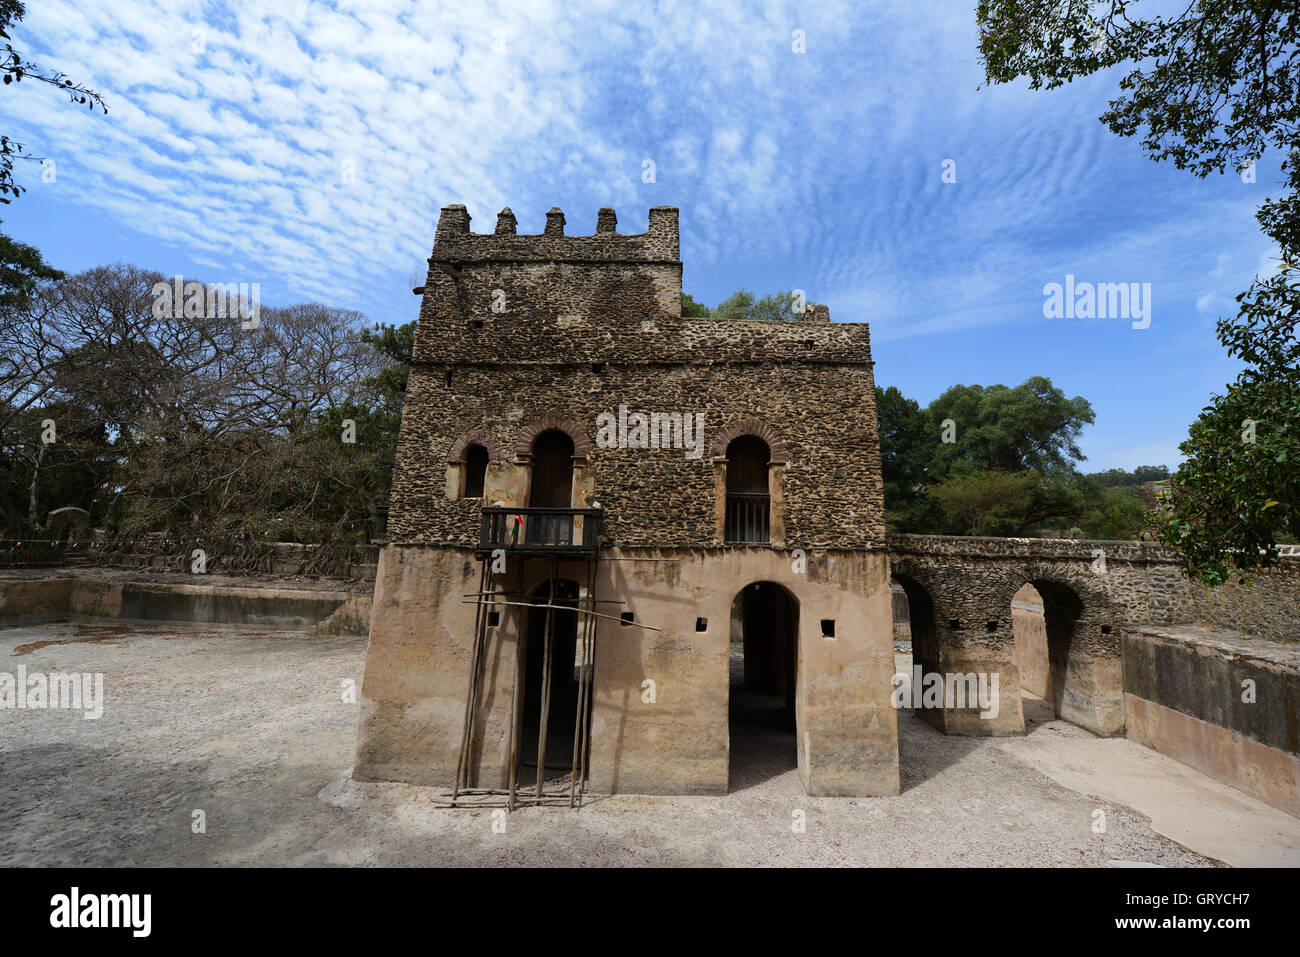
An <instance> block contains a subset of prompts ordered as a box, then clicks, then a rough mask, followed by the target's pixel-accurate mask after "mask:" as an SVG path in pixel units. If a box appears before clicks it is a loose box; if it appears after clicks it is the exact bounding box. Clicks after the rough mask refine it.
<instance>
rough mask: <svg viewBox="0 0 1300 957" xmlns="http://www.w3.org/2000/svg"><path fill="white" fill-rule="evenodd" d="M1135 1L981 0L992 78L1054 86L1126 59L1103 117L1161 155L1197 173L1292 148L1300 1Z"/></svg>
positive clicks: (1298, 114)
mask: <svg viewBox="0 0 1300 957" xmlns="http://www.w3.org/2000/svg"><path fill="white" fill-rule="evenodd" d="M1139 6H1144V7H1148V8H1149V7H1151V6H1153V5H1152V4H1141V3H1139V2H1138V0H1105V2H1100V3H1070V4H1062V3H1061V2H1060V0H980V2H979V5H978V7H977V8H976V21H977V23H978V25H979V31H980V41H979V52H980V58H981V60H982V62H983V65H984V69H985V73H986V75H987V77H988V79H989V81H990V82H992V83H1007V82H1010V81H1012V80H1015V79H1018V78H1021V77H1024V78H1026V79H1028V80H1029V86H1030V88H1031V89H1048V90H1050V89H1054V88H1056V87H1059V86H1061V85H1062V84H1064V83H1069V82H1070V81H1072V80H1074V79H1077V78H1080V77H1085V76H1090V75H1092V74H1093V73H1096V72H1097V71H1099V70H1104V69H1107V68H1109V67H1113V66H1118V65H1120V64H1130V65H1132V69H1131V70H1130V71H1129V72H1128V73H1127V74H1125V75H1124V76H1123V77H1122V78H1121V80H1120V82H1119V88H1120V91H1121V95H1120V96H1119V97H1118V98H1116V99H1114V100H1112V101H1111V102H1110V106H1109V109H1108V110H1107V111H1106V112H1105V113H1103V114H1102V116H1101V120H1102V122H1103V123H1105V124H1106V125H1107V126H1108V127H1109V128H1110V130H1111V132H1113V133H1116V134H1117V135H1120V136H1133V135H1135V134H1136V133H1138V131H1139V130H1143V134H1142V146H1143V149H1144V150H1145V151H1146V152H1147V154H1148V155H1149V156H1150V157H1151V158H1152V159H1154V160H1157V161H1159V160H1166V159H1169V160H1172V161H1173V162H1174V164H1175V165H1176V166H1177V167H1178V168H1179V169H1190V170H1192V171H1193V172H1194V173H1195V174H1196V175H1197V176H1202V177H1204V176H1206V175H1208V174H1209V173H1211V172H1216V171H1217V172H1223V171H1224V170H1225V169H1226V168H1232V169H1236V168H1238V166H1240V165H1241V164H1243V163H1245V162H1246V161H1249V160H1251V159H1255V158H1258V157H1260V156H1262V155H1263V154H1264V152H1265V150H1266V149H1267V148H1268V147H1270V146H1272V147H1274V148H1279V149H1282V150H1283V152H1289V151H1290V150H1291V149H1292V148H1294V145H1295V140H1294V137H1295V132H1296V128H1297V123H1298V122H1300V61H1298V60H1297V58H1296V43H1297V40H1300V9H1297V8H1296V6H1295V5H1294V4H1292V3H1278V2H1270V0H1215V2H1196V3H1189V4H1187V5H1186V6H1185V7H1184V8H1183V9H1182V11H1181V13H1177V14H1176V15H1175V16H1152V17H1150V18H1147V19H1141V18H1138V17H1135V16H1134V15H1133V11H1134V10H1135V9H1136V8H1138V7H1139Z"/></svg>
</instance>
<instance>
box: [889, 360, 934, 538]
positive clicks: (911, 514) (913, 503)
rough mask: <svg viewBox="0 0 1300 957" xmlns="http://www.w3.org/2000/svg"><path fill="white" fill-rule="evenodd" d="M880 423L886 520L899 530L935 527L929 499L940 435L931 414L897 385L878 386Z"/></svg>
mask: <svg viewBox="0 0 1300 957" xmlns="http://www.w3.org/2000/svg"><path fill="white" fill-rule="evenodd" d="M876 421H877V429H878V432H879V435H880V471H881V477H882V479H883V481H884V486H885V513H886V514H885V518H886V521H887V522H888V523H889V525H890V527H892V528H896V529H899V530H906V529H916V528H922V527H932V526H933V525H934V523H935V515H934V512H935V506H934V504H933V503H932V502H930V501H929V500H928V499H927V497H926V482H927V481H928V478H929V469H930V466H931V462H932V459H933V444H934V439H935V436H936V435H937V434H938V433H937V432H936V431H935V430H934V428H933V427H932V423H931V421H930V416H929V414H928V413H927V412H926V410H925V409H922V408H921V406H920V403H918V402H917V401H916V400H915V399H909V398H907V397H906V396H905V395H903V393H902V392H900V391H899V390H898V388H897V387H896V386H892V385H891V386H890V387H889V388H887V389H882V388H880V387H879V386H877V387H876Z"/></svg>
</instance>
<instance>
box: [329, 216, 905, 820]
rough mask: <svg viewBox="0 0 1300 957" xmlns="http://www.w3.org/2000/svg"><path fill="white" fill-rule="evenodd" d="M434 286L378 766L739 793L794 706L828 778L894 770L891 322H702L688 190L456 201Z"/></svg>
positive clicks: (392, 548) (379, 688)
mask: <svg viewBox="0 0 1300 957" xmlns="http://www.w3.org/2000/svg"><path fill="white" fill-rule="evenodd" d="M417 292H422V301H421V307H420V316H419V326H418V331H417V334H416V341H415V351H414V356H413V360H412V364H411V370H410V377H409V381H408V386H407V393H406V406H405V412H404V415H403V419H402V431H401V438H400V442H399V448H398V457H397V467H396V474H395V477H394V482H393V491H392V498H391V503H390V517H389V528H388V535H389V540H388V543H387V545H386V546H385V548H384V550H383V553H382V555H381V558H380V567H379V573H378V578H377V581H376V588H375V604H374V614H373V618H372V625H371V632H370V647H369V651H368V655H367V660H366V671H365V679H364V683H363V689H362V721H361V729H360V737H359V743H358V755H357V763H356V768H355V770H354V774H355V776H356V777H357V778H358V779H362V780H395V781H407V782H413V783H418V784H434V785H452V784H456V785H458V786H471V787H476V788H480V789H512V790H513V788H514V787H515V785H516V784H517V785H518V788H519V789H520V791H523V790H524V789H525V787H526V786H527V787H529V788H531V787H532V782H533V778H534V775H537V774H538V772H537V767H536V765H537V764H538V763H539V754H541V757H540V763H542V764H543V765H546V766H550V765H552V764H554V765H555V766H556V767H557V768H559V769H562V770H563V772H564V773H565V774H567V773H568V772H569V769H570V766H571V764H577V765H582V766H585V768H586V776H587V778H588V779H589V786H590V788H591V790H593V791H595V792H600V793H614V792H630V793H722V792H725V791H727V789H728V786H729V774H731V773H732V772H733V771H734V770H735V763H734V761H733V760H732V758H733V755H732V753H731V752H732V746H733V742H734V741H735V740H737V738H736V737H735V736H736V735H740V734H742V733H749V732H752V733H753V734H756V735H757V736H759V737H761V736H763V735H765V734H767V731H768V730H769V728H775V729H776V731H775V732H774V733H779V734H781V735H784V737H781V738H779V740H781V741H786V742H788V747H789V751H790V755H789V760H790V765H791V766H793V765H794V763H795V762H796V760H797V766H798V771H799V775H800V778H801V780H802V781H803V784H804V786H805V788H806V790H807V791H808V793H809V794H817V795H875V794H894V793H897V791H898V787H899V775H898V736H897V712H896V711H895V709H894V708H893V707H892V705H891V700H890V696H891V692H892V690H893V688H892V685H891V680H890V679H891V677H892V675H893V673H894V663H893V647H892V630H893V629H892V618H891V598H890V585H889V565H888V558H887V555H886V547H885V534H884V532H885V529H884V502H883V494H882V486H881V478H880V454H879V446H878V440H877V435H876V416H875V406H874V379H873V372H872V360H871V347H870V340H869V333H868V328H867V326H866V325H865V324H848V323H839V324H831V322H830V317H829V314H828V310H827V308H826V307H824V306H809V307H808V308H807V310H806V311H805V313H804V315H803V318H802V319H801V320H800V321H793V322H756V321H726V320H717V319H697V318H687V317H683V316H682V314H681V292H682V263H681V260H680V258H679V250H678V224H677V210H676V209H675V208H672V207H664V206H660V207H655V208H654V209H651V210H650V214H649V227H648V230H647V231H646V232H645V233H642V234H638V235H623V234H619V233H618V232H617V231H616V221H615V215H614V211H613V210H610V209H602V210H601V211H600V213H599V215H598V218H597V223H596V232H595V234H594V235H586V236H568V235H566V234H565V219H564V214H563V213H562V212H560V211H559V210H558V209H552V210H551V211H550V212H549V213H548V214H547V217H546V227H545V232H544V233H542V234H541V235H518V234H517V231H516V222H515V218H514V215H513V214H512V213H511V212H510V210H509V209H506V210H503V211H502V212H501V213H500V215H499V216H498V219H497V224H496V229H495V231H494V232H493V233H489V234H479V233H473V232H471V231H470V217H469V215H468V213H467V211H466V209H465V207H464V206H448V207H446V208H445V209H443V210H442V214H441V216H440V218H439V220H438V226H437V232H436V235H435V240H434V246H433V252H432V255H431V256H430V258H429V272H428V278H427V281H426V283H425V285H424V287H423V289H422V290H417ZM598 616H599V617H598ZM584 646H586V647H590V648H591V649H592V651H591V654H592V657H591V658H590V659H588V658H587V657H586V656H585V654H584V651H583V648H584ZM741 658H743V666H742V665H740V664H739V660H740V659H741ZM588 660H589V661H590V668H587V667H585V666H584V662H586V661H588ZM742 675H743V677H742ZM755 702H758V703H757V704H756V703H755ZM756 716H757V717H758V718H760V719H761V720H762V721H768V722H771V725H770V726H769V725H763V726H761V727H759V728H758V729H757V731H754V730H753V729H752V728H751V729H749V732H746V730H745V728H743V727H742V726H741V723H738V720H739V719H740V718H753V717H756ZM584 730H585V732H586V733H585V734H583V733H582V732H583V731H584ZM543 742H545V743H544V744H543ZM575 742H580V743H577V744H575ZM543 776H545V777H548V778H549V776H550V774H549V771H548V772H546V773H545V774H543V775H538V780H540V778H541V777H543ZM733 783H734V782H733ZM538 787H539V788H540V785H538Z"/></svg>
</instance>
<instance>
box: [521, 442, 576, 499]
mask: <svg viewBox="0 0 1300 957" xmlns="http://www.w3.org/2000/svg"><path fill="white" fill-rule="evenodd" d="M572 495H573V439H571V438H569V437H568V436H567V435H565V434H564V433H563V432H560V431H558V430H553V431H550V432H543V433H542V434H541V435H539V436H538V437H537V441H536V442H534V443H533V481H532V488H530V489H529V490H528V504H529V506H530V507H532V508H568V507H569V504H570V498H571V496H572Z"/></svg>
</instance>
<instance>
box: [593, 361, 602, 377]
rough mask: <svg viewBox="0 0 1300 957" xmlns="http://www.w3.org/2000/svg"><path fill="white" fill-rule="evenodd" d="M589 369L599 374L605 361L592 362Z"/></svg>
mask: <svg viewBox="0 0 1300 957" xmlns="http://www.w3.org/2000/svg"><path fill="white" fill-rule="evenodd" d="M591 371H592V372H594V373H595V374H596V375H600V374H601V373H602V372H604V371H605V363H603V362H593V363H592V364H591Z"/></svg>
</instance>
